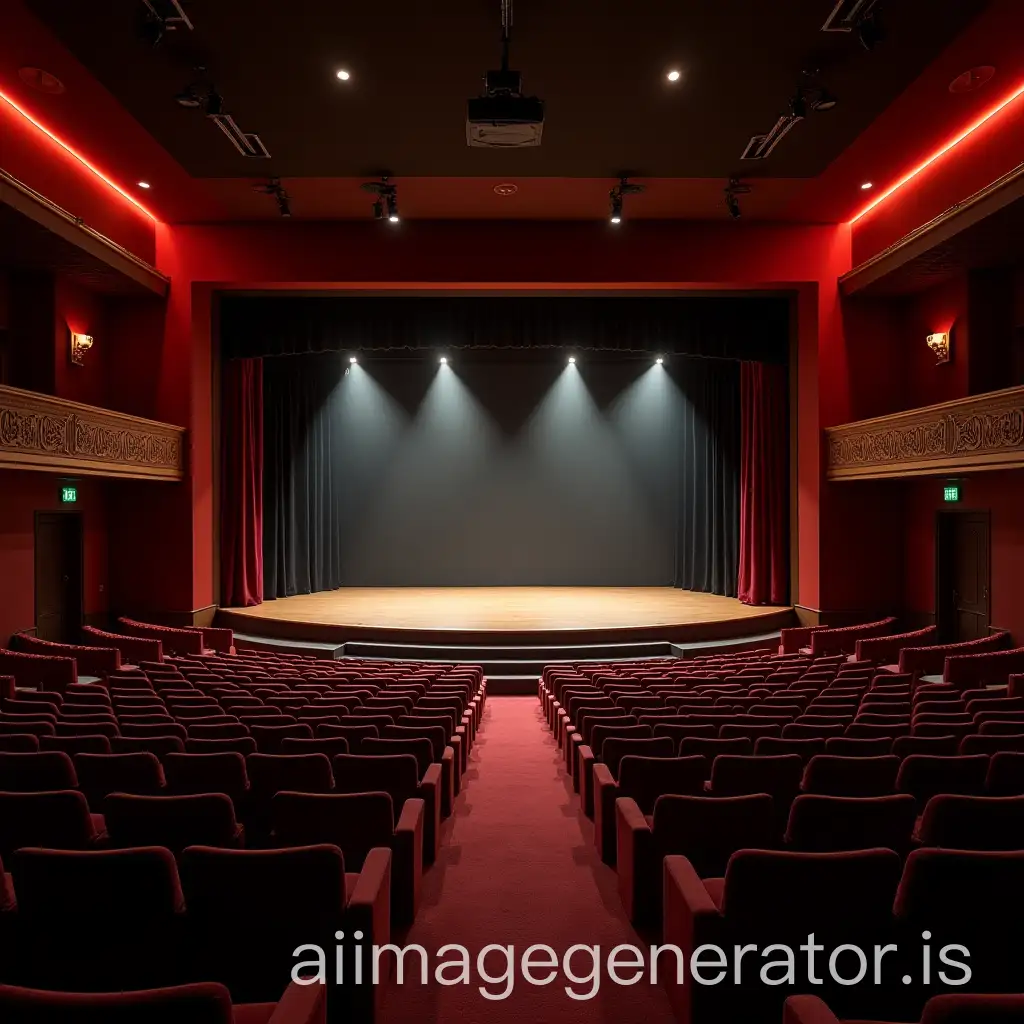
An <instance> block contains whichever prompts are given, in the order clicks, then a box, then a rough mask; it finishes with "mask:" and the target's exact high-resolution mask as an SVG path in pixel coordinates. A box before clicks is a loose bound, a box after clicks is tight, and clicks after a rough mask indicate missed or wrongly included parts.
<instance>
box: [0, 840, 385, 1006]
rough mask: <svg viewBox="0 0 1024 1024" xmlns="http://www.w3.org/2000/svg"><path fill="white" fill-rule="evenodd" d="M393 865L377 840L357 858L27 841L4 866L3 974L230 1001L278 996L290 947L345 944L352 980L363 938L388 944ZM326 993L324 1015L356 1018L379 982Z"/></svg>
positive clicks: (324, 848) (313, 850)
mask: <svg viewBox="0 0 1024 1024" xmlns="http://www.w3.org/2000/svg"><path fill="white" fill-rule="evenodd" d="M392 866H393V855H392V851H391V850H389V849H387V848H385V847H377V848H373V849H370V850H369V851H367V853H366V856H365V858H364V859H363V861H362V863H361V865H358V866H357V865H354V864H351V863H349V862H348V860H347V859H346V857H345V856H344V855H343V853H342V851H341V850H340V849H339V848H338V847H337V846H336V845H334V844H329V845H328V844H317V845H305V846H296V847H292V848H288V849H273V850H233V849H222V848H213V847H205V846H192V847H188V848H187V849H185V850H184V851H182V853H181V854H180V856H179V857H178V858H175V857H174V856H173V855H172V854H171V853H170V851H168V850H166V849H163V848H160V847H137V848H133V849H128V850H98V851H88V852H78V851H65V850H52V849H40V848H31V847H28V848H22V849H20V850H18V851H16V852H15V853H14V854H13V856H12V857H11V859H10V861H9V862H7V863H5V865H4V867H5V868H7V869H8V871H9V872H10V873H9V874H5V875H0V878H2V879H3V887H4V891H3V894H2V898H0V906H2V909H0V982H3V983H5V984H16V985H23V986H27V987H30V988H37V989H51V990H58V991H64V992H76V993H85V992H111V991H124V990H130V989H147V988H155V987H163V986H169V985H179V984H183V983H189V982H211V981H215V982H218V983H220V984H223V985H225V986H227V988H228V989H229V991H230V994H231V997H232V998H233V1000H234V1001H235V1002H238V1003H267V1002H277V1001H278V1000H279V999H280V998H281V994H282V993H283V992H285V991H286V989H287V988H288V985H289V983H290V982H291V980H292V979H291V968H292V966H293V965H294V964H295V963H296V958H295V957H294V955H293V951H294V950H295V949H296V948H297V947H299V946H301V945H304V944H316V945H319V946H321V948H323V949H326V950H332V951H333V950H335V949H336V948H339V947H341V949H342V950H343V953H342V956H343V957H344V958H345V959H346V961H347V964H348V968H349V970H348V972H347V975H346V976H347V978H348V979H351V978H352V971H351V968H352V955H353V953H354V952H355V950H356V948H357V946H360V945H365V946H366V948H369V946H370V944H372V943H377V944H383V943H387V942H389V941H390V937H391V925H390V918H391V911H390V906H389V901H390V891H391V877H390V876H391V871H392ZM339 932H343V933H344V935H345V936H346V937H347V938H346V939H344V940H341V941H339V940H338V939H337V938H336V935H337V934H338V933H339ZM357 933H358V934H359V935H360V936H361V937H362V940H363V941H362V943H358V942H356V941H355V940H354V939H353V936H354V935H355V934H357ZM333 962H334V957H333V956H332V957H331V963H332V967H333ZM332 980H333V979H332ZM314 987H319V986H314ZM326 997H327V1004H328V1010H329V1011H330V1019H331V1020H332V1021H353V1020H354V1021H360V1020H368V1019H370V1018H371V1017H372V1015H373V1008H374V1000H375V997H376V991H375V989H374V987H373V986H369V985H365V986H353V985H351V984H348V985H346V984H343V985H341V986H336V985H333V984H332V985H328V986H326ZM186 1019H189V1020H190V1024H191V1019H190V1018H186ZM5 1021H6V1018H5Z"/></svg>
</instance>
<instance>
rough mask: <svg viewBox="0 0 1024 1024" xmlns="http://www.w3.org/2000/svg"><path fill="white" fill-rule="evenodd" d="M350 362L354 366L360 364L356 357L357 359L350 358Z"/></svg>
mask: <svg viewBox="0 0 1024 1024" xmlns="http://www.w3.org/2000/svg"><path fill="white" fill-rule="evenodd" d="M348 361H349V362H350V363H351V364H352V365H353V366H355V364H356V363H358V362H359V360H358V359H356V357H355V356H349V357H348Z"/></svg>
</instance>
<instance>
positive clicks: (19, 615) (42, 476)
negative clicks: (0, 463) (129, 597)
mask: <svg viewBox="0 0 1024 1024" xmlns="http://www.w3.org/2000/svg"><path fill="white" fill-rule="evenodd" d="M59 480H60V478H59V477H58V476H57V475H56V474H51V473H26V472H21V471H19V470H0V494H2V495H3V500H2V501H0V566H2V572H0V576H2V579H3V585H2V586H0V644H3V643H5V642H6V640H7V638H8V637H9V636H10V635H11V633H14V632H17V631H18V630H22V629H31V628H32V627H33V626H34V625H35V560H34V559H35V555H34V532H35V513H36V512H46V511H54V510H57V509H61V508H62V507H63V508H67V506H61V504H60V501H59V490H58V487H59ZM76 511H79V512H81V513H82V518H83V526H84V538H83V540H84V546H85V552H84V559H85V576H84V611H85V615H86V616H87V617H88V618H89V619H91V620H93V621H96V620H97V619H100V620H102V619H103V617H104V616H105V615H106V613H107V610H108V607H109V605H108V600H109V596H110V588H109V585H108V553H107V536H108V531H107V500H106V494H105V490H104V483H103V482H102V481H99V480H93V479H88V478H85V479H82V480H80V481H79V482H78V505H77V506H76Z"/></svg>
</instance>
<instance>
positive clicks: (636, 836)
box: [615, 796, 656, 922]
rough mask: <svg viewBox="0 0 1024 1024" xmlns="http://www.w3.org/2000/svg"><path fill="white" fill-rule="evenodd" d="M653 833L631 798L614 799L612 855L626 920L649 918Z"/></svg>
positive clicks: (652, 880)
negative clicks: (615, 864) (615, 863)
mask: <svg viewBox="0 0 1024 1024" xmlns="http://www.w3.org/2000/svg"><path fill="white" fill-rule="evenodd" d="M653 851H654V833H653V832H652V831H651V827H650V825H648V824H647V819H646V818H645V817H644V815H643V812H642V811H641V810H640V807H639V805H638V804H637V802H636V801H635V800H634V799H632V797H624V796H620V797H619V798H618V799H617V800H616V801H615V857H616V862H617V864H618V876H619V895H620V896H621V897H622V905H623V907H624V908H625V911H626V914H627V915H628V916H629V919H630V921H634V922H635V921H638V920H643V918H644V916H645V915H646V916H647V917H650V911H651V909H652V908H651V907H650V906H648V905H647V904H649V903H650V902H651V897H650V895H649V891H650V890H653V889H654V888H655V886H654V885H653V884H652V883H653V882H654V881H655V880H654V879H652V878H651V877H650V874H651V871H652V870H654V869H655V868H656V865H652V864H651V860H652V859H653Z"/></svg>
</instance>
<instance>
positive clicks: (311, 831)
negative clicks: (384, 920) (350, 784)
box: [272, 792, 424, 924]
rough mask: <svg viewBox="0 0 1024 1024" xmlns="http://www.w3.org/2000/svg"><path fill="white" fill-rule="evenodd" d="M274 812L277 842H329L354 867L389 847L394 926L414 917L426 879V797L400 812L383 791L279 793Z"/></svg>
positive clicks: (407, 922)
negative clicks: (424, 799)
mask: <svg viewBox="0 0 1024 1024" xmlns="http://www.w3.org/2000/svg"><path fill="white" fill-rule="evenodd" d="M272 815H273V829H274V830H273V836H274V841H275V843H277V844H278V845H280V846H304V845H309V844H313V843H330V844H331V845H333V846H337V847H338V848H339V849H340V850H341V851H342V852H343V853H344V855H345V863H346V864H347V865H348V866H349V868H350V869H356V868H359V869H361V868H362V865H363V864H364V863H365V861H366V858H367V857H369V856H370V854H371V852H372V851H373V850H374V849H376V848H379V847H388V848H390V849H391V851H392V855H393V863H392V872H391V912H392V920H393V921H394V922H395V924H410V923H411V922H412V921H413V919H414V918H415V916H416V911H417V909H418V907H419V898H420V884H421V880H422V877H423V817H424V804H423V801H422V800H420V799H407V800H406V801H405V804H404V806H403V807H402V809H401V811H400V813H399V814H398V815H397V816H396V814H395V807H394V803H393V802H392V799H391V797H390V795H389V794H388V793H385V792H362V793H326V794H324V793H320V794H315V793H289V792H281V793H278V794H277V795H276V796H275V797H274V799H273V802H272Z"/></svg>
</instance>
